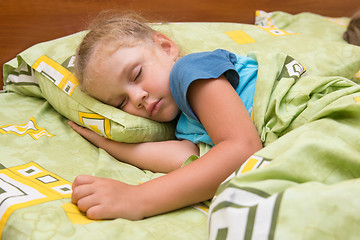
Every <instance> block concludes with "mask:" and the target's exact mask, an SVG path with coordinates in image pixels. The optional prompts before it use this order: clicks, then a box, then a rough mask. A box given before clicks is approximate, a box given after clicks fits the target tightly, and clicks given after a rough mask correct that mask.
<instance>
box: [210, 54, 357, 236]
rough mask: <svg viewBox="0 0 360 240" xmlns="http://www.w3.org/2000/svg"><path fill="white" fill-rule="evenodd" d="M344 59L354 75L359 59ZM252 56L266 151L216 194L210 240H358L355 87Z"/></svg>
mask: <svg viewBox="0 0 360 240" xmlns="http://www.w3.org/2000/svg"><path fill="white" fill-rule="evenodd" d="M356 51H357V52H358V51H359V49H358V48H357V49H356ZM351 56H352V57H353V58H354V59H356V60H355V64H354V65H353V67H355V68H356V69H360V52H358V53H356V54H354V55H351ZM255 57H256V59H257V60H258V62H259V66H260V69H259V75H258V83H257V88H256V93H255V100H254V123H255V125H256V127H257V129H258V131H259V134H260V136H261V139H262V141H263V143H264V146H265V147H264V148H263V149H262V150H260V151H258V152H257V153H255V154H254V155H253V156H251V157H250V158H249V159H248V160H247V161H246V162H245V163H244V164H243V165H242V166H241V168H239V169H238V170H237V171H236V172H235V173H234V174H233V175H232V176H230V177H229V178H228V179H227V180H226V181H225V182H224V183H223V184H222V185H221V186H220V188H219V189H218V192H217V194H216V197H215V198H214V199H213V201H212V203H211V207H210V220H209V234H210V239H358V237H359V234H360V230H359V228H358V226H359V224H360V217H359V214H358V212H359V210H360V209H359V205H358V203H357V199H358V196H359V194H360V186H359V183H360V181H359V179H358V178H359V176H360V145H359V142H360V137H359V136H360V135H359V134H360V122H359V118H360V86H359V85H358V84H357V83H355V82H353V81H351V80H349V79H346V78H343V77H341V76H319V75H318V74H313V73H309V72H307V69H306V65H304V64H302V63H301V62H299V61H297V60H295V59H293V58H292V57H290V56H288V55H282V54H264V53H259V54H258V55H257V56H255ZM313 57H314V58H316V57H317V56H313ZM266 65H268V66H271V67H270V68H268V67H264V66H266Z"/></svg>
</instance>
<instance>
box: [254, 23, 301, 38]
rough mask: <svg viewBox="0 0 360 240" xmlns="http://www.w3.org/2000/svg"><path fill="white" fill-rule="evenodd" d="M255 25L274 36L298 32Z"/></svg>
mask: <svg viewBox="0 0 360 240" xmlns="http://www.w3.org/2000/svg"><path fill="white" fill-rule="evenodd" d="M257 27H258V28H261V29H263V30H265V31H267V32H268V33H270V34H271V35H273V36H275V37H278V36H286V35H295V34H299V33H294V32H290V31H285V30H282V29H279V28H275V27H261V26H257Z"/></svg>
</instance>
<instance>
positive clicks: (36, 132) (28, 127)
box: [0, 117, 54, 140]
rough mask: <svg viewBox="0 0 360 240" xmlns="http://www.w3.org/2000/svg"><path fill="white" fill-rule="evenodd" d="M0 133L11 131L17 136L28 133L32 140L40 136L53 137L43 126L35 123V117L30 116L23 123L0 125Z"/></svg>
mask: <svg viewBox="0 0 360 240" xmlns="http://www.w3.org/2000/svg"><path fill="white" fill-rule="evenodd" d="M0 133H2V134H6V133H11V134H15V135H17V136H20V137H22V136H24V135H26V134H29V135H30V136H31V137H32V138H33V139H34V140H39V138H40V137H42V136H47V137H53V136H54V135H53V134H51V133H49V132H48V131H46V129H45V128H41V127H39V126H38V125H37V124H36V121H35V118H34V117H31V118H30V120H29V122H27V123H25V124H8V125H5V126H0Z"/></svg>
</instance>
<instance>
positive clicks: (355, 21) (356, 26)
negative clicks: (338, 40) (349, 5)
mask: <svg viewBox="0 0 360 240" xmlns="http://www.w3.org/2000/svg"><path fill="white" fill-rule="evenodd" d="M343 38H344V40H345V41H347V42H348V43H351V44H354V45H357V46H360V11H358V12H357V13H355V15H354V16H353V17H352V18H351V21H350V23H349V25H348V27H347V29H346V32H345V33H344V36H343Z"/></svg>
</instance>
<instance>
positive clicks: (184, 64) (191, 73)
mask: <svg viewBox="0 0 360 240" xmlns="http://www.w3.org/2000/svg"><path fill="white" fill-rule="evenodd" d="M235 63H236V56H235V55H234V54H233V53H231V52H228V51H226V50H222V49H218V50H215V51H213V52H201V53H193V54H189V55H186V56H184V57H182V58H180V59H179V60H178V61H177V62H176V63H175V64H174V67H173V69H172V71H171V73H170V89H171V93H172V95H173V97H174V99H175V101H176V103H177V105H178V107H179V109H180V110H181V111H182V112H183V113H184V114H186V115H187V116H189V117H191V118H193V119H196V120H198V119H197V117H196V116H195V114H194V113H193V111H192V109H191V108H190V105H189V103H188V102H187V98H186V95H187V91H188V88H189V86H190V84H191V83H192V82H194V81H196V80H199V79H214V78H218V77H220V76H221V75H222V74H224V75H225V77H226V78H227V79H228V80H229V82H230V83H231V85H232V86H233V87H234V88H236V87H237V86H238V84H239V74H238V73H237V71H236V70H235V67H234V64H235Z"/></svg>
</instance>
